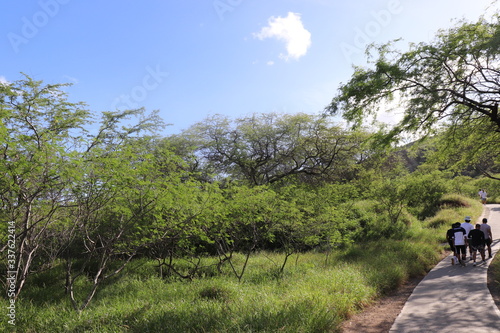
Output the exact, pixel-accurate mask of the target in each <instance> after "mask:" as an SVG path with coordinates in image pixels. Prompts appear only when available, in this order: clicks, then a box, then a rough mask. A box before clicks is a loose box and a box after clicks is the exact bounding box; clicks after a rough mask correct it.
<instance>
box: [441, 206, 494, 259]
mask: <svg viewBox="0 0 500 333" xmlns="http://www.w3.org/2000/svg"><path fill="white" fill-rule="evenodd" d="M464 220H465V222H464V223H460V222H456V223H454V224H452V226H451V229H449V230H448V231H447V232H446V239H447V240H448V244H450V247H451V249H452V251H453V257H452V259H451V264H452V265H454V264H460V265H462V266H465V262H466V259H467V248H469V254H470V260H472V261H473V263H474V264H473V265H474V266H476V256H477V252H479V254H480V255H481V259H482V261H483V262H484V261H486V253H485V252H486V251H485V249H488V255H489V257H488V258H491V257H492V255H491V242H492V240H493V235H492V233H491V227H490V225H489V224H488V219H486V218H484V219H483V221H482V222H483V223H482V224H479V223H478V224H476V225H475V226H473V225H472V224H471V223H470V221H471V218H470V216H466V217H465V219H464Z"/></svg>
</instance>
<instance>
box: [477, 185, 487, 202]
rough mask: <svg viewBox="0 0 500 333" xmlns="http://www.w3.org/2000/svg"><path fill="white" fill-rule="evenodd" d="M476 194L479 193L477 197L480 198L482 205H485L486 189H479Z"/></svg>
mask: <svg viewBox="0 0 500 333" xmlns="http://www.w3.org/2000/svg"><path fill="white" fill-rule="evenodd" d="M477 194H479V199H480V200H481V202H482V203H483V205H486V200H487V199H488V193H486V190H484V189H480V190H479V192H478V193H477Z"/></svg>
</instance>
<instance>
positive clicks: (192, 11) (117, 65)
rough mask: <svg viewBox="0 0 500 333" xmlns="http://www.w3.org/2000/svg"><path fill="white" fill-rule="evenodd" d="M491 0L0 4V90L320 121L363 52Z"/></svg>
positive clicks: (176, 123)
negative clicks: (60, 90) (50, 89)
mask: <svg viewBox="0 0 500 333" xmlns="http://www.w3.org/2000/svg"><path fill="white" fill-rule="evenodd" d="M488 7H489V8H490V9H489V10H490V12H491V11H493V10H496V9H498V7H499V4H497V3H496V2H495V1H493V4H492V0H473V1H472V0H432V1H431V0H421V1H418V2H417V1H410V0H349V1H347V0H345V1H336V0H196V1H195V0H144V1H130V0H105V1H96V0H88V1H77V0H39V1H31V0H22V1H16V2H14V1H3V2H2V4H0V36H1V38H0V51H1V53H0V60H1V61H0V81H7V82H8V81H15V80H17V79H20V78H21V74H20V72H24V73H26V74H28V75H30V76H31V77H33V78H34V79H37V80H43V81H45V82H46V83H73V86H72V87H70V88H68V89H67V92H68V93H69V97H70V100H72V101H83V102H86V103H87V104H88V107H89V109H90V110H92V111H93V112H96V113H99V112H102V111H110V110H116V109H121V110H123V109H127V108H136V107H145V108H146V109H147V110H149V111H152V110H159V111H160V115H161V117H162V118H163V119H164V121H165V122H167V123H170V124H172V126H169V127H168V128H167V129H166V130H165V133H164V134H165V135H168V134H174V133H178V132H180V131H181V130H183V129H186V128H188V127H189V126H191V125H193V124H194V123H196V122H200V121H203V120H204V119H205V118H206V117H208V116H209V115H214V114H223V115H228V116H231V117H240V116H246V115H249V114H252V113H267V112H278V113H297V112H305V113H312V114H315V113H319V112H321V111H322V110H323V108H324V107H325V106H326V105H327V104H328V103H329V102H330V100H331V98H332V97H333V96H334V94H335V92H336V90H337V88H338V86H339V84H340V83H341V82H346V81H347V80H348V79H349V76H350V74H351V73H352V65H353V64H355V65H363V64H364V63H365V56H364V48H365V47H366V45H367V44H369V43H373V42H374V43H384V42H387V41H389V40H393V39H396V38H402V39H403V43H402V44H401V45H402V46H404V45H407V44H408V43H410V42H423V41H429V40H431V39H432V37H433V36H434V35H435V33H436V31H437V30H438V29H442V28H447V27H450V26H452V25H453V24H454V23H453V22H454V20H456V19H461V18H465V19H468V20H473V21H475V20H477V18H478V17H479V16H480V15H481V14H484V13H485V11H486V9H487V8H488Z"/></svg>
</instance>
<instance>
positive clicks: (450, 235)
mask: <svg viewBox="0 0 500 333" xmlns="http://www.w3.org/2000/svg"><path fill="white" fill-rule="evenodd" d="M456 225H457V223H453V224H452V225H451V228H450V229H448V231H446V240H447V241H448V244H449V245H450V249H451V250H452V251H453V257H452V258H451V264H452V265H455V258H457V251H456V249H455V242H454V241H453V238H454V234H453V228H455V226H456Z"/></svg>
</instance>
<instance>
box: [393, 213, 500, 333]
mask: <svg viewBox="0 0 500 333" xmlns="http://www.w3.org/2000/svg"><path fill="white" fill-rule="evenodd" d="M484 217H486V218H487V219H488V224H490V226H491V229H492V233H493V244H492V253H493V255H494V254H495V253H496V252H497V251H498V250H499V248H500V205H498V204H495V205H485V208H484V210H483V216H481V217H480V218H478V219H477V223H481V220H482V219H483V218H484ZM486 255H487V253H486ZM479 261H480V260H479ZM490 262H491V260H487V261H486V263H481V264H479V265H478V266H473V265H472V262H468V263H467V265H466V266H465V267H462V266H460V265H451V257H447V258H445V259H443V260H442V261H441V262H440V263H439V264H438V265H436V267H434V269H432V270H431V271H430V272H429V273H428V274H427V275H426V277H425V278H424V279H423V280H422V281H421V282H420V283H419V284H418V286H417V287H416V288H415V289H414V291H413V293H412V294H411V296H410V297H409V298H408V300H407V302H406V303H405V306H404V307H403V309H402V311H401V313H400V314H399V316H398V317H397V318H396V321H395V322H394V324H393V325H392V328H391V330H390V332H394V333H396V332H397V333H407V332H440V333H446V332H455V333H459V332H475V333H480V332H489V333H490V332H500V311H499V310H498V308H497V306H496V305H495V303H494V301H493V298H492V296H491V294H490V292H489V290H488V287H487V271H488V265H489V263H490Z"/></svg>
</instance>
